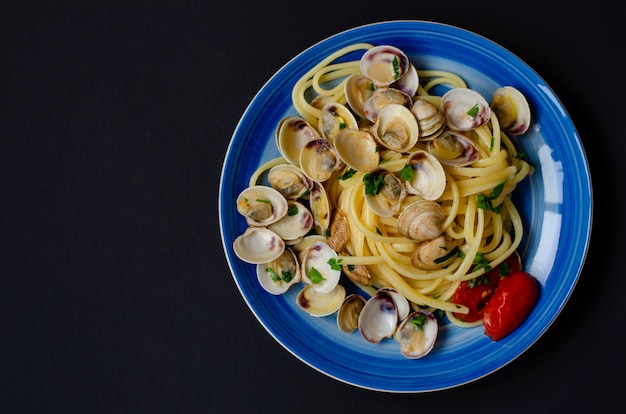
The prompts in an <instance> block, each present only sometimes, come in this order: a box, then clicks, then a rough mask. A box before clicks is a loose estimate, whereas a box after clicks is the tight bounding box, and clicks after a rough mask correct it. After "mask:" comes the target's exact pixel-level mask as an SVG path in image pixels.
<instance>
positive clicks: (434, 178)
mask: <svg viewBox="0 0 626 414" xmlns="http://www.w3.org/2000/svg"><path fill="white" fill-rule="evenodd" d="M407 164H408V165H410V166H412V167H413V179H412V181H407V182H406V188H407V191H408V192H409V193H411V194H418V195H420V196H422V197H423V198H424V199H426V200H436V199H438V198H439V197H441V195H442V194H443V192H444V191H445V189H446V172H445V170H444V169H443V166H442V165H441V163H440V162H439V160H437V158H435V157H434V156H432V155H431V154H429V153H428V152H426V151H423V150H418V151H415V152H413V153H412V154H411V155H409V157H408V159H407Z"/></svg>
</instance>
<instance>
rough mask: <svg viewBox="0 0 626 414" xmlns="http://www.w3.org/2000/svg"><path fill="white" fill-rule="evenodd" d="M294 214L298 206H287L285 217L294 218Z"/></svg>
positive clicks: (296, 212)
mask: <svg viewBox="0 0 626 414" xmlns="http://www.w3.org/2000/svg"><path fill="white" fill-rule="evenodd" d="M296 214H298V206H297V205H295V204H289V208H287V215H288V216H295V215H296Z"/></svg>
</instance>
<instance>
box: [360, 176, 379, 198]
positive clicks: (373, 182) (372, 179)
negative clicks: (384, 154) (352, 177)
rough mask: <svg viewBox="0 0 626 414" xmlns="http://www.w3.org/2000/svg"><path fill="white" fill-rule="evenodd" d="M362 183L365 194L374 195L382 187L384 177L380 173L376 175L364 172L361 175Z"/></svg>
mask: <svg viewBox="0 0 626 414" xmlns="http://www.w3.org/2000/svg"><path fill="white" fill-rule="evenodd" d="M363 183H364V184H365V194H368V195H373V196H375V195H376V194H378V193H379V192H380V190H381V189H382V188H383V184H384V179H383V176H382V174H378V175H376V176H374V175H372V174H365V175H364V176H363Z"/></svg>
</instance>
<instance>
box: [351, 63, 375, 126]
mask: <svg viewBox="0 0 626 414" xmlns="http://www.w3.org/2000/svg"><path fill="white" fill-rule="evenodd" d="M343 88H344V94H345V95H346V101H347V103H348V106H349V107H350V109H352V111H353V112H354V113H355V114H357V116H359V118H365V113H364V112H363V105H364V103H365V101H366V100H367V99H368V98H369V97H370V96H372V94H373V93H374V91H375V90H376V86H375V85H374V82H372V80H371V79H369V78H366V77H365V76H363V75H361V74H360V73H354V74H352V75H350V76H348V77H347V78H346V82H345V83H344V87H343Z"/></svg>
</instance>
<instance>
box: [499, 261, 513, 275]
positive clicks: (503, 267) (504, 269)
mask: <svg viewBox="0 0 626 414" xmlns="http://www.w3.org/2000/svg"><path fill="white" fill-rule="evenodd" d="M509 274H511V266H509V264H508V263H507V262H502V263H500V265H499V266H498V275H499V276H508V275H509Z"/></svg>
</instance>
